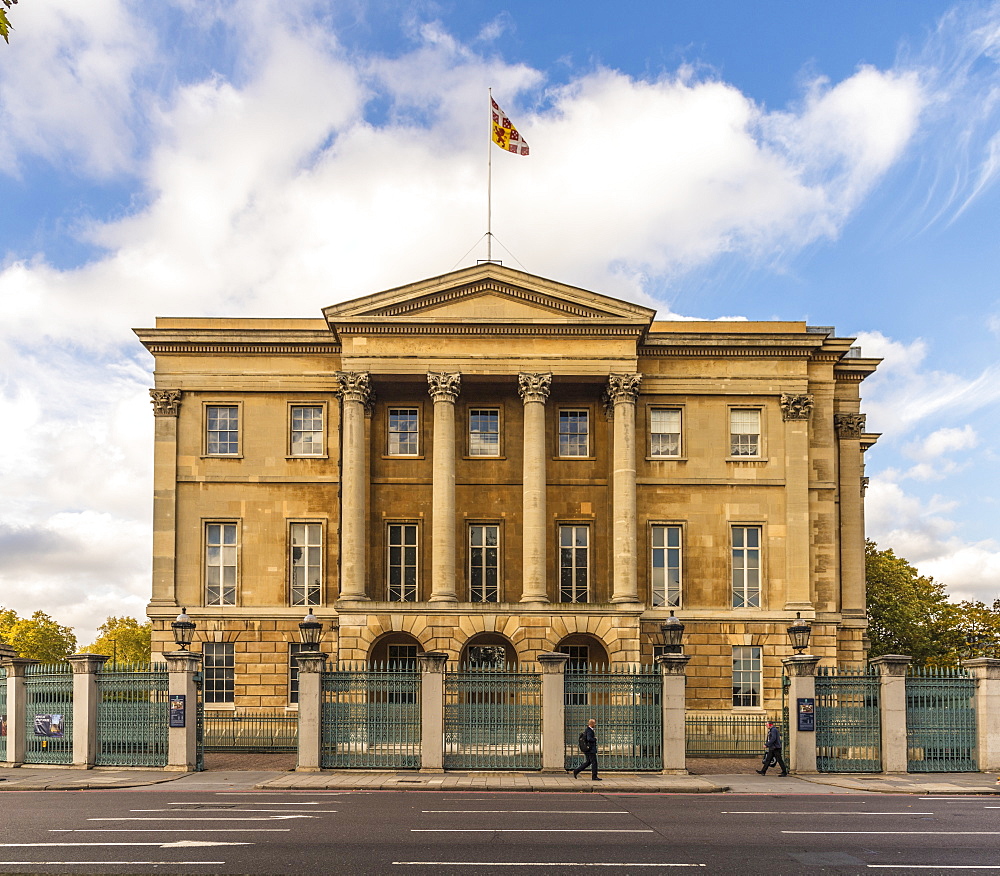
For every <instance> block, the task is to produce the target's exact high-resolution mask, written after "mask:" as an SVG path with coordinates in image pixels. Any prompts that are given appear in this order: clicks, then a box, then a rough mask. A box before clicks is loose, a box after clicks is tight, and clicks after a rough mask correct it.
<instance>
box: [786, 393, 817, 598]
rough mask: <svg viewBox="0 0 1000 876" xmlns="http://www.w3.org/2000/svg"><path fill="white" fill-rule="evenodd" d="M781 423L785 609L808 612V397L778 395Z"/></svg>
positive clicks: (809, 576)
mask: <svg viewBox="0 0 1000 876" xmlns="http://www.w3.org/2000/svg"><path fill="white" fill-rule="evenodd" d="M780 404H781V418H782V420H783V421H784V424H785V527H786V529H785V531H786V533H787V535H786V540H785V609H786V610H789V611H808V610H810V609H812V607H813V606H812V587H811V584H812V582H811V573H810V562H809V559H810V551H809V418H810V416H811V415H812V409H813V397H812V396H811V395H790V394H788V393H783V394H782V396H781V402H780Z"/></svg>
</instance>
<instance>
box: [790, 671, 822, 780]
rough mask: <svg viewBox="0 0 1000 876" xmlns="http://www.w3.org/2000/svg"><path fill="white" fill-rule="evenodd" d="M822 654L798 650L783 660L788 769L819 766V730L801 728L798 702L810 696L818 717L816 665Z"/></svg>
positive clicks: (806, 772) (812, 770)
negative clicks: (785, 684) (786, 680)
mask: <svg viewBox="0 0 1000 876" xmlns="http://www.w3.org/2000/svg"><path fill="white" fill-rule="evenodd" d="M819 661H820V658H819V657H816V656H813V655H812V654H796V655H794V656H792V657H785V658H783V659H782V661H781V664H782V666H784V667H785V675H787V676H788V681H789V685H788V739H786V740H785V746H784V747H785V762H786V764H787V766H788V769H789V770H790V771H792V772H796V773H799V774H800V775H809V774H810V773H815V772H817V770H816V731H815V730H813V731H809V730H799V722H798V702H799V700H800V699H808V700H812V702H813V707H814V710H813V716H814V718H815V714H816V713H815V705H816V667H817V666H818V665H819Z"/></svg>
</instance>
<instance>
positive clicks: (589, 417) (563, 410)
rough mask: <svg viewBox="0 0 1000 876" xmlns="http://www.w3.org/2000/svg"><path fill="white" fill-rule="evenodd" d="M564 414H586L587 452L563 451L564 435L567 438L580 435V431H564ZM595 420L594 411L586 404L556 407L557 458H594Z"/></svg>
mask: <svg viewBox="0 0 1000 876" xmlns="http://www.w3.org/2000/svg"><path fill="white" fill-rule="evenodd" d="M564 414H584V415H585V418H586V423H587V431H586V432H585V433H583V434H584V435H585V436H586V448H585V449H586V452H585V453H563V436H564V435H565V436H566V437H567V438H570V437H572V436H578V435H580V434H581V433H580V432H565V433H564V432H563V429H562V426H563V415H564ZM593 422H594V412H593V410H591V408H589V407H587V406H586V405H561V406H559V407H557V408H556V458H557V459H593V458H594V447H593V443H592V440H593Z"/></svg>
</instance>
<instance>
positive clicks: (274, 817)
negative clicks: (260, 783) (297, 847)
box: [87, 815, 315, 824]
mask: <svg viewBox="0 0 1000 876" xmlns="http://www.w3.org/2000/svg"><path fill="white" fill-rule="evenodd" d="M314 817H315V816H313V815H265V816H264V817H263V818H170V817H168V816H164V817H163V818H156V817H150V818H142V817H139V816H135V817H134V818H88V819H87V821H185V822H187V823H188V824H194V823H195V822H197V821H288V819H290V818H314Z"/></svg>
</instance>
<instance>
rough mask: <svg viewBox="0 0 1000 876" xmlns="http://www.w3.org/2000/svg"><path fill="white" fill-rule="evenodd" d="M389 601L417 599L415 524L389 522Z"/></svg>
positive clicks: (414, 600)
mask: <svg viewBox="0 0 1000 876" xmlns="http://www.w3.org/2000/svg"><path fill="white" fill-rule="evenodd" d="M389 601H390V602H416V601H417V524H415V523H391V524H389Z"/></svg>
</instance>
